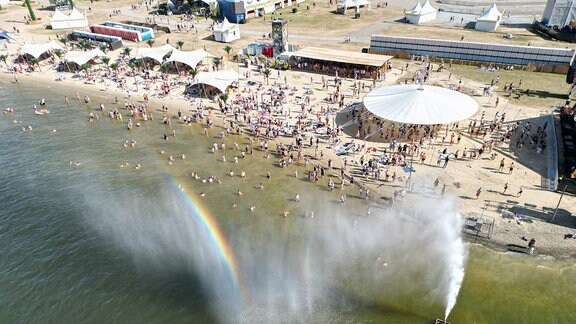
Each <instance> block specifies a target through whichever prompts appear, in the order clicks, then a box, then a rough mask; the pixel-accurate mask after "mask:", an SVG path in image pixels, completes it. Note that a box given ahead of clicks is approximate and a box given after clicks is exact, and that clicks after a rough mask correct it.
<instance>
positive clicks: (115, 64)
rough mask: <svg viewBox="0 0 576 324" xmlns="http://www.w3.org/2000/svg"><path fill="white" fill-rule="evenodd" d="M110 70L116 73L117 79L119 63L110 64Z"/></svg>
mask: <svg viewBox="0 0 576 324" xmlns="http://www.w3.org/2000/svg"><path fill="white" fill-rule="evenodd" d="M110 68H111V69H112V70H113V71H114V74H115V75H116V76H115V77H116V78H117V77H118V63H112V64H110Z"/></svg>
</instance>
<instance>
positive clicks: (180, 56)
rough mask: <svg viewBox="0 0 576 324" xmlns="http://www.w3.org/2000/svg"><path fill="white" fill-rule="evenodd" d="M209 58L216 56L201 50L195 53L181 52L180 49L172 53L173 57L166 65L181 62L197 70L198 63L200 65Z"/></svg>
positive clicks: (171, 56)
mask: <svg viewBox="0 0 576 324" xmlns="http://www.w3.org/2000/svg"><path fill="white" fill-rule="evenodd" d="M208 56H214V55H212V54H210V53H208V52H206V51H205V50H204V49H199V50H195V51H180V50H178V49H174V50H173V51H172V55H170V57H169V58H168V59H167V60H166V61H165V63H168V62H179V63H182V64H186V65H188V66H189V67H191V68H193V69H195V68H196V66H197V65H198V63H200V62H201V61H202V60H203V59H205V58H207V57H208Z"/></svg>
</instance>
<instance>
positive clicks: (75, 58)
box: [64, 48, 106, 65]
mask: <svg viewBox="0 0 576 324" xmlns="http://www.w3.org/2000/svg"><path fill="white" fill-rule="evenodd" d="M100 56H106V54H104V52H102V51H101V50H100V49H98V48H95V49H92V50H90V51H87V52H84V51H68V52H66V54H65V55H64V59H65V60H66V61H68V62H72V63H76V64H78V65H82V64H85V63H88V62H89V61H90V60H92V59H94V58H96V57H100Z"/></svg>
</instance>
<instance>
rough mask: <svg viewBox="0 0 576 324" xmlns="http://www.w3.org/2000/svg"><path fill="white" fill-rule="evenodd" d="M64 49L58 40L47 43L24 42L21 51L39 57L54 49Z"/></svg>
mask: <svg viewBox="0 0 576 324" xmlns="http://www.w3.org/2000/svg"><path fill="white" fill-rule="evenodd" d="M56 49H59V50H63V48H62V46H60V45H58V43H56V41H51V42H49V43H46V44H38V45H37V44H24V46H22V48H21V49H20V51H21V52H22V53H24V54H28V55H30V56H33V57H34V58H39V57H40V56H41V55H42V54H44V53H46V52H49V51H53V50H56Z"/></svg>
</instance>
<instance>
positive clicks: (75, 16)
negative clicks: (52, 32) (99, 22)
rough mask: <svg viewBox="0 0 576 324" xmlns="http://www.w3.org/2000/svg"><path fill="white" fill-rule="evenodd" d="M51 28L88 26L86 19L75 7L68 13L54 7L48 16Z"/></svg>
mask: <svg viewBox="0 0 576 324" xmlns="http://www.w3.org/2000/svg"><path fill="white" fill-rule="evenodd" d="M50 24H51V25H52V29H66V28H82V27H86V26H88V19H87V18H86V16H85V15H83V14H82V13H81V12H80V11H78V10H77V9H76V8H74V9H72V12H71V13H70V15H65V14H64V13H62V11H60V10H58V9H56V11H54V15H52V18H50Z"/></svg>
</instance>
